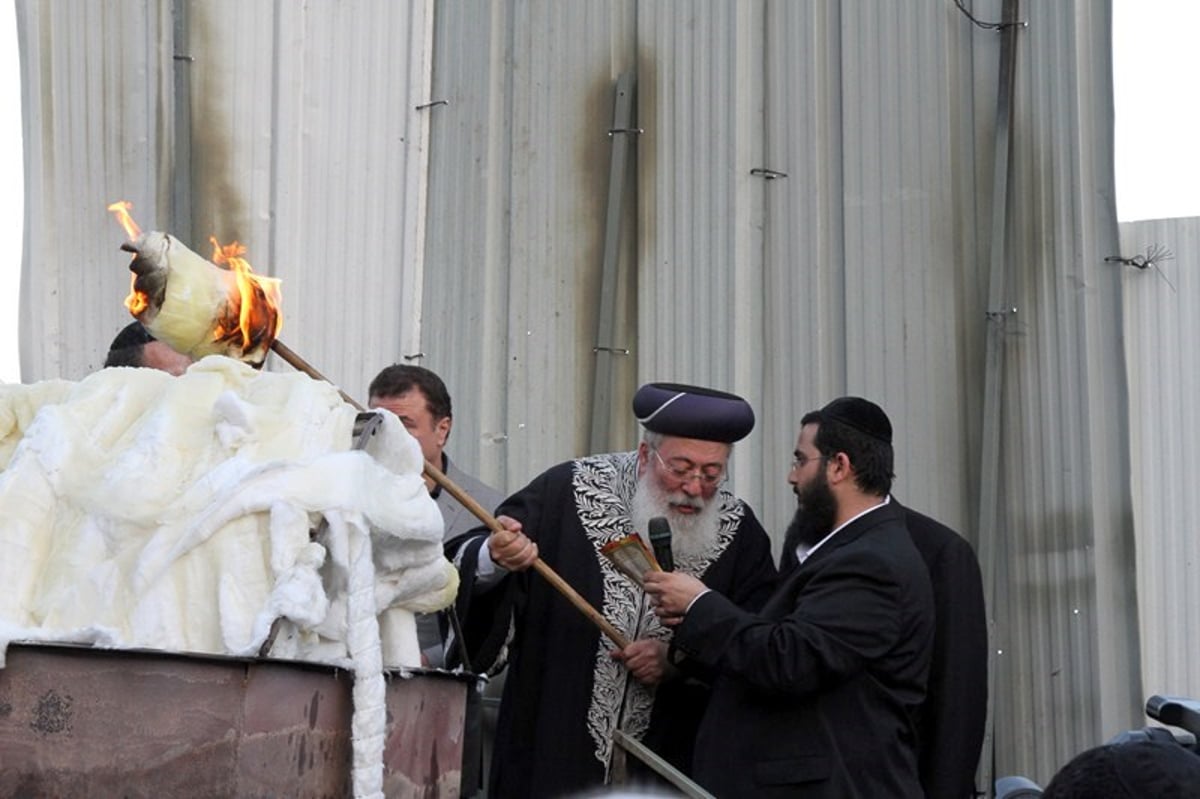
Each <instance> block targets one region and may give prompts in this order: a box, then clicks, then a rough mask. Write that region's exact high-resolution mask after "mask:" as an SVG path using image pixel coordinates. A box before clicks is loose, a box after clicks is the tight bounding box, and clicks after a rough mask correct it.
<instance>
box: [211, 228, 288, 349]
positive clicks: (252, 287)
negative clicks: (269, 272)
mask: <svg viewBox="0 0 1200 799" xmlns="http://www.w3.org/2000/svg"><path fill="white" fill-rule="evenodd" d="M209 241H211V242H212V245H213V255H212V260H213V263H215V264H217V265H218V266H222V267H224V268H226V269H228V270H230V271H232V272H233V274H234V277H235V278H236V279H237V290H238V297H237V298H236V300H235V299H234V298H232V297H231V298H230V303H229V309H230V311H231V314H230V315H227V316H226V317H224V318H223V319H220V320H218V321H217V325H216V327H215V328H214V329H213V340H214V341H222V340H224V339H226V338H230V337H232V336H234V335H236V334H238V333H241V336H242V349H243V350H245V351H247V352H248V351H250V350H251V349H252V348H253V347H254V346H256V345H257V344H259V343H261V342H264V341H265V343H266V345H267V346H270V343H271V342H272V341H274V340H275V338H276V337H277V336H278V335H279V331H280V330H282V329H283V314H281V313H280V312H279V283H280V281H279V279H278V278H274V277H264V276H262V275H256V274H254V270H253V269H251V268H250V264H249V263H248V262H247V261H246V259H245V258H242V256H243V255H245V253H246V248H245V247H244V246H243V245H242V244H240V243H238V242H236V241H235V242H232V243H230V244H225V245H222V244H220V243H219V242H218V241H217V238H216V237H215V236H210V237H209ZM233 312H236V314H237V318H236V320H235V319H233V318H232V314H233Z"/></svg>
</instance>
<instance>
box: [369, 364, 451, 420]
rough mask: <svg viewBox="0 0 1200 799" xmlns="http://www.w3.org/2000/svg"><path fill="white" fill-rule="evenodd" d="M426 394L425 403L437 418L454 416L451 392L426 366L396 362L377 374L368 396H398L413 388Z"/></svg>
mask: <svg viewBox="0 0 1200 799" xmlns="http://www.w3.org/2000/svg"><path fill="white" fill-rule="evenodd" d="M414 388H415V389H418V390H419V391H420V392H421V393H422V394H424V395H425V404H426V405H427V406H428V407H429V413H430V414H432V415H433V418H434V419H435V420H437V419H445V418H447V417H450V416H453V415H454V414H453V412H452V411H451V407H450V392H449V391H447V390H446V384H445V383H443V382H442V378H440V377H438V376H437V374H436V373H434V372H431V371H430V370H428V369H426V368H425V367H424V366H411V365H409V364H403V363H394V364H392V365H391V366H389V367H387V368H385V369H384V370H383V371H382V372H380V373H379V374H377V375H375V379H374V380H372V381H371V387H370V388H369V389H367V396H368V397H380V398H385V397H398V396H400V395H401V394H404V393H406V392H408V391H411V390H412V389H414Z"/></svg>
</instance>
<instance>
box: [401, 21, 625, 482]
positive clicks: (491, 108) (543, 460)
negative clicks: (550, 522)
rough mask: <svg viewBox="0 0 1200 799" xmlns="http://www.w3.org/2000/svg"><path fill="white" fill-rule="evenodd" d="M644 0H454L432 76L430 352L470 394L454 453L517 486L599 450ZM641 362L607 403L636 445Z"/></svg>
mask: <svg viewBox="0 0 1200 799" xmlns="http://www.w3.org/2000/svg"><path fill="white" fill-rule="evenodd" d="M631 9H632V5H631V4H627V3H610V2H596V1H593V2H586V3H546V2H510V3H492V4H491V5H490V6H488V7H487V10H486V13H481V9H480V6H479V5H478V4H476V3H456V2H446V3H442V4H439V6H438V22H437V25H436V28H437V41H438V45H439V46H438V48H437V60H436V63H435V70H434V86H435V94H436V95H437V97H438V98H439V99H445V100H447V101H448V103H449V104H448V105H447V106H444V107H440V108H438V109H437V111H436V117H435V121H434V129H433V134H432V137H433V138H432V142H431V154H432V156H431V157H432V163H431V165H430V183H431V188H430V202H431V212H430V215H429V240H428V250H427V253H426V259H427V263H428V265H429V268H428V272H427V278H426V294H425V301H426V312H427V314H428V318H429V319H430V325H432V327H430V329H429V330H428V334H427V335H426V336H425V337H424V339H423V343H422V349H423V351H424V352H425V353H426V355H427V357H426V359H425V360H424V364H425V365H426V366H429V367H430V368H432V369H434V370H435V371H437V372H438V373H439V374H442V375H443V376H444V377H445V378H446V379H447V381H448V385H449V386H450V387H451V390H452V391H453V392H454V396H455V403H456V407H457V410H456V417H457V418H456V421H455V431H456V432H455V434H454V437H455V441H454V443H453V445H452V446H451V448H450V449H451V451H452V452H453V453H455V456H456V457H459V458H460V459H462V460H463V462H465V463H479V464H480V466H481V468H480V471H481V474H482V476H483V477H484V478H485V479H488V480H490V481H492V482H494V483H496V484H498V485H503V486H506V487H508V488H517V487H519V486H520V485H522V484H523V483H524V482H526V481H527V480H528V479H529V478H531V477H532V476H533V475H534V474H536V473H537V472H538V471H541V470H542V469H544V468H546V467H547V466H549V465H551V464H552V463H554V462H556V461H559V460H564V459H566V458H570V457H573V456H575V455H580V454H583V453H584V451H585V449H586V443H587V430H588V420H589V418H590V416H589V414H590V413H591V410H592V409H591V404H592V403H591V397H590V395H589V389H590V385H591V373H592V364H593V357H594V354H593V347H594V346H595V345H596V342H595V333H596V313H597V311H598V299H597V298H598V293H599V288H600V266H601V261H602V256H603V254H602V249H601V248H602V244H603V238H604V224H605V211H606V202H607V194H608V184H609V179H608V178H609V175H608V164H609V155H610V151H611V139H610V137H609V135H608V130H609V128H610V127H611V124H612V115H613V97H614V91H615V81H616V78H617V76H618V75H619V74H620V73H621V72H622V71H623V70H627V69H632V68H633V66H634V62H633V58H632V53H633V49H632V39H631V22H632V16H631ZM634 146H635V147H640V146H641V145H640V144H635V145H634ZM628 190H629V191H630V193H632V191H633V185H632V182H630V185H629V189H628ZM630 206H632V203H630ZM629 220H630V221H629V223H628V224H627V226H626V234H625V235H627V236H629V235H631V234H632V232H633V231H632V214H630V215H629ZM623 246H624V248H625V249H626V251H627V246H628V245H623ZM622 268H623V269H624V270H625V271H626V273H629V272H630V271H631V270H632V263H631V258H630V257H629V256H628V255H625V257H624V258H623V259H622ZM629 282H630V281H629V280H628V278H626V279H625V280H624V284H626V285H625V287H624V288H623V289H622V293H621V297H622V299H621V300H620V301H619V302H618V306H619V309H620V316H621V319H620V320H619V321H618V327H619V329H621V330H622V331H631V330H632V325H631V324H630V322H629V318H630V317H631V311H630V309H629V306H630V302H631V294H630V291H629V288H628V285H627V284H628V283H629ZM626 342H627V343H625V342H622V344H623V345H624V346H626V347H629V348H631V349H632V348H633V347H634V345H635V343H636V342H633V341H629V340H628V339H626ZM633 363H634V358H633V357H630V358H629V359H628V365H626V366H623V367H622V368H623V370H624V372H625V374H624V377H623V380H622V384H621V386H620V387H619V389H618V393H617V395H618V396H622V397H624V398H626V399H624V400H623V401H622V403H621V407H618V408H614V409H612V410H611V411H609V412H611V413H612V414H613V416H612V418H613V422H614V428H615V429H616V430H617V435H616V437H617V438H618V439H620V443H619V444H618V445H617V446H619V447H621V448H623V447H626V446H629V445H630V444H632V442H633V433H632V425H631V420H630V418H629V413H628V404H627V403H628V399H627V398H628V397H629V396H630V393H631V391H632V387H633V379H634V371H633ZM606 410H608V409H606Z"/></svg>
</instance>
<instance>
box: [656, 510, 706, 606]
mask: <svg viewBox="0 0 1200 799" xmlns="http://www.w3.org/2000/svg"><path fill="white" fill-rule="evenodd" d="M646 528H647V529H646V532H647V534H648V535H649V536H650V546H651V547H652V548H653V549H654V559H655V560H657V561H658V565H659V566H662V568H663V570H662V571H660V572H656V571H651V572H646V575H645V578H644V579H645V583H646V593H647V594H649V595H650V600H651V604H652V605H653V606H654V613H655V615H656V616H658V618H659V619H661V620H662V623H663V624H665V625H667V626H668V627H674V626H675V625H676V624H679V623H680V622H681V621H683V614H684V613H686V612H687V609H688V607H689V606H691V604H692V600H694V599H695V598H696V597H698V596H700V594H702V593H704V592H705V591H707V590H708V586H706V585H705V584H704V583H702V582H700V581H699V580H697V579H696V578H695V577H692V576H691V575H690V574H684V573H682V572H676V571H674V569H675V559H674V557H673V556H672V554H671V525H670V524H669V523H668V522H667V520H666V519H664V518H663V517H662V516H655V517H654V518H653V519H651V520H650V522H649V524H647V526H646Z"/></svg>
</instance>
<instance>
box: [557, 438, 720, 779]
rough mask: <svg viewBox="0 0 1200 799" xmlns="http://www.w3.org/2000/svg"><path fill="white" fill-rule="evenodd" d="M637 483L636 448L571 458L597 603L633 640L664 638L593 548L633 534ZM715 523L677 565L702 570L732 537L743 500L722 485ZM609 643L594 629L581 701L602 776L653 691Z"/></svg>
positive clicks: (640, 720)
mask: <svg viewBox="0 0 1200 799" xmlns="http://www.w3.org/2000/svg"><path fill="white" fill-rule="evenodd" d="M636 485H637V452H621V453H613V454H606V455H594V456H591V457H587V458H581V459H579V460H577V461H576V462H575V469H574V474H573V478H572V486H573V488H574V492H575V507H576V512H577V513H578V516H579V523H580V525H581V526H582V527H583V530H584V534H585V535H587V537H588V540H590V541H591V542H592V546H593V547H594V548H595V551H596V562H597V564H598V565H599V567H600V574H601V577H602V580H603V585H604V602H603V605H602V607H601V608H600V609H599V610H600V612H601V613H602V614H603V615H604V617H605V618H606V619H608V621H609V622H611V623H612V625H613V626H614V627H616V628H617V629H618V630H620V631H621V632H622V633H624V634H625V636H627V637H628V638H629V640H631V641H633V640H636V639H638V638H657V639H661V640H669V639H670V635H671V634H670V631H669V630H667V629H666V628H664V627H663V626H662V625H661V624H660V623H659V621H658V617H657V616H655V615H654V613H653V612H651V611H650V609H649V608H648V607H647V605H646V604H645V603H644V602H643V594H642V590H641V589H640V588H639V587H638V586H637V585H636V584H635V583H634V582H633V581H632V580H630V579H629V578H628V577H625V576H624V575H623V574H621V573H620V572H618V571H617V570H616V569H614V568H613V567H612V564H611V563H610V562H609V560H608V558H606V557H604V556H603V555H601V554H600V549H601V548H602V547H603V546H604V545H605V544H607V543H609V542H610V541H615V540H617V539H619V538H623V537H625V536H627V535H632V534H633V532H634V530H633V525H632V522H631V521H630V518H629V508H630V505H631V500H632V499H633V494H634V490H635V488H636ZM714 501H716V502H719V503H720V505H719V507H720V512H719V520H720V521H719V524H720V529H719V531H718V534H717V536H716V538H715V540H714V543H713V546H712V547H710V548H709V549H708V550H706V551H705V552H703V553H701V554H700V555H697V556H695V557H691V558H684V559H678V560H677V563H676V569H677V570H678V571H681V572H685V573H687V574H691V575H694V576H697V577H699V576H701V575H703V574H704V572H705V571H707V569H708V567H709V566H710V565H712V563H713V561H715V560H716V559H717V558H719V557H720V556H721V553H723V552H724V551H725V549H726V547H728V546H729V544H730V543H731V542H732V541H733V536H734V533H735V532H736V530H737V527H738V525H739V524H740V523H741V520H742V515H743V506H742V504H741V503H740V502H739V501H738V500H737V498H736V497H734V496H733V495H732V494H730V493H729V492H728V491H724V490H722V491H720V492H719V493H718V494H717V496H716V497H714ZM612 646H613V644H612V642H611V641H609V640H608V638H607V637H605V636H603V635H601V636H600V638H599V643H598V646H597V649H596V661H595V668H594V671H593V679H592V701H591V703H590V705H589V706H588V713H587V727H588V733H589V734H590V735H591V736H592V740H593V741H594V742H595V744H596V750H595V755H596V759H597V760H599V761H600V762H601V763H603V764H604V767H605V775H606V777H607V770H608V768H609V765H610V758H611V754H612V733H613V730H614V729H616V728H617V727H618V726H619V727H620V729H622V730H624V732H625V733H626V734H627V735H630V736H632V737H634V738H636V739H638V740H641V738H642V735H643V734H645V732H646V728H647V727H649V725H650V711H651V709H652V708H653V705H654V689H653V688H652V687H650V686H647V685H643V684H642V683H640V682H638V681H637V680H634V679H632V678H631V677H630V676H629V672H628V671H627V670H626V668H625V666H624V665H622V664H621V663H618V662H617V661H615V660H613V659H612V656H611V655H610V654H609V652H610V651H611V647H612Z"/></svg>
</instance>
